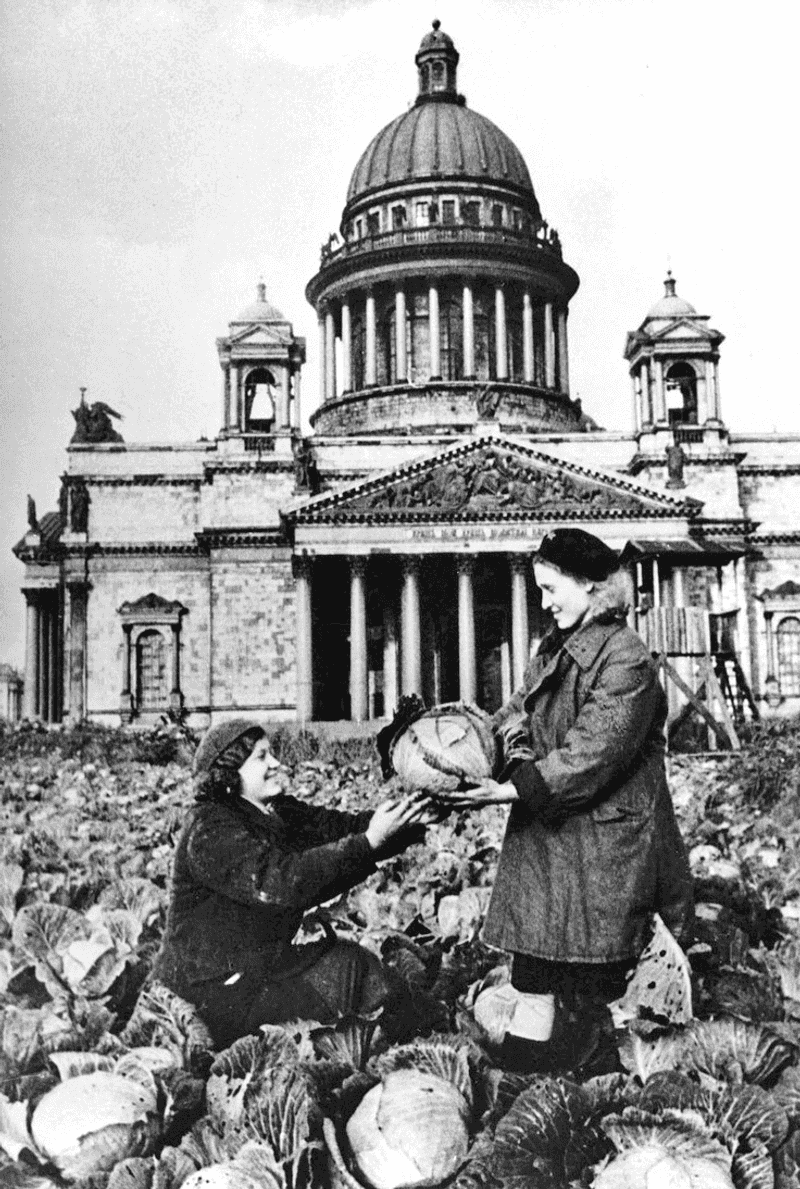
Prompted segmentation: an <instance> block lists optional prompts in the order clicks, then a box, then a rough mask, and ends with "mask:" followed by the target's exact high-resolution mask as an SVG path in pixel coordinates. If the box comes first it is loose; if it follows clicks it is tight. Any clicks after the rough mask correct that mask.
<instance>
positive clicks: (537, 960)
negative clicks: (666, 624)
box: [464, 529, 692, 1072]
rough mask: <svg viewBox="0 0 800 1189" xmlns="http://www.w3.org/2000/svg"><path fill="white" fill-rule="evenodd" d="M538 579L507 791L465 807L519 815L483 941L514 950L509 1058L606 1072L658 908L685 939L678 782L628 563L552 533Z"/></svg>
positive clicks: (508, 750) (509, 729)
mask: <svg viewBox="0 0 800 1189" xmlns="http://www.w3.org/2000/svg"><path fill="white" fill-rule="evenodd" d="M533 572H534V576H535V579H536V583H537V585H538V587H539V589H540V591H541V595H542V608H543V609H544V610H545V611H550V612H551V614H552V617H553V620H554V626H553V627H552V628H551V630H550V631H549V632H548V633H547V634H546V635H545V637H544V639H543V640H542V642H541V645H540V647H539V649H538V651H537V652H536V654H535V655H534V656H533V657H532V659H531V661H530V662H529V664H528V668H527V670H526V673H525V679H524V683H523V687H522V689H520V690H519V691H518V692H517V693H516V694H514V695H513V696H512V698H511V699H510V700H509V702H508V703H506V705H505V706H503V707H502V708H501V709H500V710H499V711H498V712H497V714H496V715H495V725H496V727H497V728H498V729H499V730H500V733H501V734H502V735H503V737H504V741H505V745H506V746H505V756H506V767H505V769H504V772H503V773H502V774H501V780H500V781H499V782H498V781H487V782H485V784H483V785H482V786H481V788H480V789H478V790H470V792H469V793H467V794H465V801H464V804H465V805H466V804H471V805H473V806H475V805H480V804H491V803H503V802H507V803H510V804H511V807H512V808H511V813H510V816H509V820H508V825H507V829H506V835H505V838H504V841H503V847H502V852H501V855H500V861H499V866H498V871H497V878H496V881H495V885H494V889H493V892H492V898H491V902H490V904H489V910H488V914H487V918H486V924H485V926H484V933H483V936H484V939H485V940H486V941H487V942H488V943H489V944H490V945H493V946H497V947H498V948H500V949H503V950H506V951H509V952H510V953H511V954H512V955H513V960H512V973H511V983H512V986H513V987H514V988H515V990H516V992H517V994H516V1007H515V1010H514V1015H513V1017H512V1019H511V1023H510V1025H509V1029H508V1032H507V1033H506V1037H505V1041H504V1044H503V1054H502V1057H503V1063H504V1064H505V1066H506V1067H507V1068H509V1069H517V1070H526V1071H534V1070H548V1069H554V1068H576V1067H578V1066H581V1065H584V1066H588V1067H589V1068H592V1069H593V1070H594V1071H595V1072H602V1071H603V1070H604V1069H610V1068H613V1066H614V1061H615V1058H616V1053H615V1050H614V1048H613V1045H612V1044H611V1043H610V1041H611V1038H612V1037H613V1029H612V1026H611V1016H610V1013H609V1011H608V1007H607V1005H608V1003H609V1002H611V1001H612V1000H614V999H616V998H618V997H619V996H620V995H621V994H622V993H623V992H624V989H625V985H626V978H627V975H628V973H629V972H630V970H631V968H632V967H633V966H634V965H635V963H636V961H637V959H638V957H639V955H640V953H641V951H642V949H643V948H644V946H645V945H646V943H647V941H648V939H649V928H650V921H651V917H652V913H653V912H659V913H660V914H661V916H662V918H663V920H664V922H665V924H666V925H667V926H668V927H669V928H670V929H671V931H672V932H673V933H674V934H675V935H676V936H678V937H680V935H681V933H682V931H683V929H684V927H685V926H686V924H687V922H688V921H689V919H690V917H691V906H692V887H691V876H690V873H689V865H688V860H687V855H686V849H685V847H684V844H683V841H682V839H681V836H680V833H679V830H678V826H677V823H676V821H675V815H674V812H673V808H672V802H671V799H670V794H669V790H668V787H667V781H666V773H665V765H664V753H665V740H664V724H665V720H666V714H667V707H666V697H665V695H664V691H663V689H662V687H661V684H660V682H659V679H658V675H657V670H656V666H655V663H654V661H653V659H652V657H651V656H650V653H649V652H648V651H647V648H646V647H645V645H644V643H643V642H642V640H641V639H640V637H639V636H638V635H637V634H636V633H635V632H633V631H631V630H630V628H628V627H627V626H626V613H627V610H628V605H629V586H628V577H627V575H626V574H625V573H624V572H623V571H622V570H621V569H620V567H619V561H618V557H617V554H616V553H615V552H614V551H613V550H612V549H609V548H608V546H607V545H605V544H604V543H603V542H602V541H601V540H599V538H597V537H595V536H592V535H591V534H590V533H587V532H584V531H583V530H581V529H556V530H554V531H553V532H550V533H548V534H547V536H546V537H545V538H544V540H543V541H542V543H541V546H540V548H539V550H538V552H537V553H536V554H534V557H533ZM604 1037H605V1041H604ZM592 1055H594V1061H592Z"/></svg>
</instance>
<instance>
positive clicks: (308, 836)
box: [154, 719, 426, 1047]
mask: <svg viewBox="0 0 800 1189" xmlns="http://www.w3.org/2000/svg"><path fill="white" fill-rule="evenodd" d="M194 774H195V782H196V800H197V804H196V805H195V806H194V807H193V808H192V809H191V810H190V811H189V814H188V816H187V819H186V822H185V824H184V826H183V829H182V831H181V834H180V837H179V839H178V844H177V849H176V853H175V859H174V864H173V872H172V887H171V897H170V904H169V910H168V913H167V924H166V929H165V934H164V940H163V944H162V949H161V952H160V954H159V957H158V960H157V962H156V967H155V971H154V974H155V977H156V978H158V979H160V980H161V981H162V982H163V983H165V984H166V985H167V986H168V987H170V988H171V989H172V990H173V991H175V992H176V993H177V994H178V995H180V996H182V997H183V998H184V999H188V1000H189V1001H190V1002H191V1003H193V1004H195V1005H196V1007H197V1009H198V1011H199V1013H200V1015H201V1016H202V1018H203V1019H204V1020H205V1022H206V1023H207V1025H208V1026H209V1028H210V1030H211V1034H212V1036H213V1038H214V1041H215V1043H216V1044H217V1045H218V1046H220V1047H222V1046H225V1045H228V1044H230V1043H231V1041H233V1040H234V1039H235V1038H236V1037H238V1036H243V1035H246V1034H247V1033H249V1032H254V1031H257V1030H258V1028H259V1026H260V1025H261V1024H277V1023H281V1022H284V1021H286V1020H289V1019H295V1018H308V1019H316V1020H320V1021H321V1022H323V1023H328V1022H332V1021H334V1020H335V1019H336V1018H337V1017H338V1016H340V1015H345V1014H348V1013H351V1012H358V1013H369V1012H372V1011H374V1010H375V1009H376V1008H377V1007H379V1006H380V1005H381V1003H382V1001H383V999H384V997H385V994H386V983H385V980H384V977H383V972H382V969H381V964H380V962H379V961H378V959H377V958H376V957H375V956H374V955H373V954H371V953H370V952H369V951H367V950H365V949H363V948H362V947H361V946H359V945H356V944H355V943H354V942H351V941H340V940H338V939H336V938H335V937H333V936H329V937H326V938H325V939H323V940H322V941H320V942H313V943H310V944H306V945H293V944H292V941H293V938H294V936H295V934H296V933H297V931H298V929H299V927H300V923H301V921H302V919H303V914H304V913H305V912H306V910H308V909H310V908H312V907H313V906H315V905H318V904H321V903H323V902H324V901H326V900H330V899H332V898H333V897H335V896H338V895H340V894H341V893H343V892H346V891H348V890H349V889H350V888H352V887H354V886H355V885H356V884H358V883H360V882H361V881H362V880H364V879H366V878H367V876H369V875H371V874H372V872H373V871H375V864H376V861H377V860H379V859H381V858H385V857H388V855H389V854H395V853H397V852H398V851H399V850H402V849H404V847H405V846H407V845H409V843H410V842H413V841H418V840H419V838H420V827H419V825H418V823H421V822H422V820H423V818H424V817H425V813H426V802H425V801H424V800H423V799H421V798H420V797H417V796H409V797H406V798H404V799H403V800H402V801H399V802H391V801H386V802H384V803H383V804H382V805H380V806H379V807H378V808H377V809H376V810H374V811H366V812H364V813H356V814H351V813H341V812H338V811H336V810H331V809H322V808H319V807H317V806H312V805H306V804H303V802H301V801H298V800H297V799H296V798H294V797H291V796H288V795H287V794H286V787H287V773H286V771H285V769H283V768H282V766H281V765H280V764H279V762H278V760H277V759H276V758H275V756H274V755H273V754H272V752H271V750H270V747H269V741H268V740H267V737H266V735H265V733H264V731H263V730H262V729H261V727H260V726H258V725H257V724H256V723H253V722H251V721H249V720H247V719H234V720H231V721H229V722H225V723H221V724H219V725H217V726H215V727H212V728H211V730H209V731H208V732H207V733H206V735H205V736H204V738H203V739H202V741H201V743H200V746H199V748H198V750H197V754H196V756H195V762H194Z"/></svg>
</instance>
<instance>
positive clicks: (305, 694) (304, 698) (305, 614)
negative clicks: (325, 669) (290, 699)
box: [294, 557, 314, 723]
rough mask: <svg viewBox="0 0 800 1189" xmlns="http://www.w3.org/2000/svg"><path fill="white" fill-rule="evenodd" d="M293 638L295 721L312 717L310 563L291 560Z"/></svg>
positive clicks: (304, 720)
mask: <svg viewBox="0 0 800 1189" xmlns="http://www.w3.org/2000/svg"><path fill="white" fill-rule="evenodd" d="M294 591H295V618H296V622H295V637H296V645H295V647H296V649H297V721H298V722H301V723H303V722H310V721H311V719H312V718H313V716H314V686H313V673H314V666H313V653H312V632H311V562H310V561H309V559H308V558H305V557H297V558H295V559H294Z"/></svg>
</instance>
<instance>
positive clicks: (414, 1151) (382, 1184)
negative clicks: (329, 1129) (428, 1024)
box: [345, 1069, 469, 1189]
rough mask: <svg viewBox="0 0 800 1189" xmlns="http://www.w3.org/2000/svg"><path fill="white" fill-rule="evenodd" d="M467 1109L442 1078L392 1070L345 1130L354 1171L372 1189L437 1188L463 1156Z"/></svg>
mask: <svg viewBox="0 0 800 1189" xmlns="http://www.w3.org/2000/svg"><path fill="white" fill-rule="evenodd" d="M468 1118H469V1106H468V1104H467V1101H466V1099H465V1098H464V1095H463V1094H462V1093H461V1092H460V1091H459V1090H458V1089H457V1087H456V1086H454V1085H453V1083H452V1082H450V1081H447V1080H445V1079H444V1078H441V1077H437V1076H435V1075H434V1074H432V1073H428V1072H426V1071H424V1070H420V1069H394V1070H392V1071H391V1072H389V1073H387V1074H386V1075H385V1077H384V1079H383V1081H382V1082H381V1083H380V1085H377V1086H374V1087H373V1088H372V1089H371V1090H368V1091H367V1093H366V1094H365V1095H364V1097H363V1098H362V1100H361V1102H360V1104H359V1105H358V1107H357V1108H356V1110H355V1111H354V1113H353V1114H352V1115H351V1116H350V1119H349V1120H348V1122H347V1125H346V1128H345V1130H346V1133H347V1140H348V1143H349V1146H350V1150H351V1152H352V1154H353V1159H354V1161H355V1165H356V1168H357V1170H358V1172H359V1174H360V1176H361V1177H362V1179H363V1180H364V1181H365V1182H366V1183H367V1184H368V1185H371V1186H372V1187H373V1189H399V1187H400V1186H407V1185H420V1186H422V1185H438V1184H440V1183H441V1182H442V1181H445V1180H447V1179H448V1178H449V1177H451V1176H452V1175H453V1174H454V1173H455V1171H456V1170H457V1169H458V1167H459V1166H460V1165H461V1164H462V1163H463V1161H464V1160H465V1159H466V1156H467V1149H468V1147H469V1131H468V1127H467V1121H468Z"/></svg>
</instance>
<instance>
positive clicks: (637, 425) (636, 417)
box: [631, 372, 642, 433]
mask: <svg viewBox="0 0 800 1189" xmlns="http://www.w3.org/2000/svg"><path fill="white" fill-rule="evenodd" d="M631 390H632V396H633V432H634V433H638V432H639V430H640V429H641V428H642V420H641V416H640V413H641V407H642V397H641V389H640V387H639V377H638V376H637V374H636V372H631Z"/></svg>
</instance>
